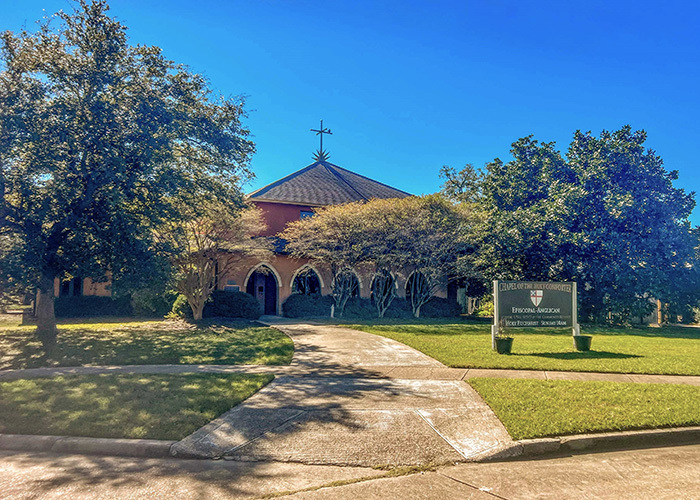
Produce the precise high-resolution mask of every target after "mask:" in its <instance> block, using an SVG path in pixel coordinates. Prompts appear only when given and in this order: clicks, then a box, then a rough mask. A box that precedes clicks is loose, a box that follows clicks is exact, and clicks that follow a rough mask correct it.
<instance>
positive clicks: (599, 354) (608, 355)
mask: <svg viewBox="0 0 700 500" xmlns="http://www.w3.org/2000/svg"><path fill="white" fill-rule="evenodd" d="M512 355H514V356H536V357H539V358H548V359H566V360H571V359H632V358H643V357H644V356H640V355H638V354H624V353H621V352H608V351H575V352H574V351H572V352H531V353H521V352H518V353H512Z"/></svg>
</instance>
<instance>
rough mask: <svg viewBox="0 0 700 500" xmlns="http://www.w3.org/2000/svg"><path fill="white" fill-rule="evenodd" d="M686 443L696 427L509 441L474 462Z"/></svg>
mask: <svg viewBox="0 0 700 500" xmlns="http://www.w3.org/2000/svg"><path fill="white" fill-rule="evenodd" d="M690 444H700V426H693V427H673V428H659V429H643V430H633V431H616V432H601V433H592V434H576V435H568V436H558V437H546V438H537V439H521V440H519V441H513V443H512V444H511V445H510V446H508V447H507V448H505V449H502V450H499V451H497V452H494V453H492V454H489V455H484V456H481V457H479V458H478V459H477V460H476V461H478V462H488V461H493V462H497V461H505V460H522V459H531V458H547V457H548V456H557V455H572V454H585V453H597V452H600V451H622V450H630V449H643V448H660V447H665V446H681V445H690Z"/></svg>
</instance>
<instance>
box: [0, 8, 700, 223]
mask: <svg viewBox="0 0 700 500" xmlns="http://www.w3.org/2000/svg"><path fill="white" fill-rule="evenodd" d="M110 5H111V8H112V15H114V16H116V17H117V18H118V19H119V20H121V21H122V22H123V23H124V24H126V25H127V26H128V27H129V31H128V34H129V36H130V40H131V42H132V43H134V44H135V43H141V44H149V45H158V46H159V47H161V48H162V49H163V51H164V53H165V55H166V56H167V57H168V58H170V59H173V60H175V61H177V62H181V63H185V64H187V65H188V66H190V68H191V69H192V70H194V71H196V72H199V73H203V74H205V75H206V76H207V77H208V78H209V80H210V82H211V87H212V88H214V89H216V90H217V91H219V92H221V93H223V94H224V95H227V96H235V95H246V96H247V108H248V111H249V116H248V118H247V119H246V124H247V126H248V127H249V128H250V130H251V132H252V134H253V140H254V141H255V142H256V144H257V153H256V155H255V157H254V158H253V161H252V168H253V171H254V172H255V173H256V175H257V178H256V180H255V181H254V182H252V183H251V184H249V185H248V186H247V189H246V190H247V191H250V190H253V189H255V188H258V187H261V186H263V185H265V184H267V183H269V182H272V181H274V180H276V179H278V178H280V177H282V176H284V175H286V174H288V173H291V172H292V171H295V170H298V169H299V168H302V167H304V166H306V165H308V164H309V163H311V155H312V153H313V151H314V150H315V149H316V148H317V147H318V138H317V137H316V136H315V135H314V134H313V133H311V132H310V131H309V129H310V128H317V127H318V125H319V120H320V119H323V120H324V125H325V126H327V127H329V128H331V130H332V131H333V136H332V137H330V138H326V139H324V146H325V147H326V149H327V150H328V151H329V152H330V154H331V161H332V162H333V163H336V164H338V165H340V166H343V167H345V168H348V169H350V170H353V171H355V172H358V173H360V174H363V175H367V176H369V177H372V178H375V179H377V180H379V181H382V182H385V183H387V184H390V185H392V186H395V187H397V188H400V189H403V190H405V191H409V192H412V193H415V194H421V193H430V192H434V191H437V190H438V189H439V186H440V179H439V178H438V171H439V169H440V167H441V166H442V165H450V166H453V167H457V168H459V167H461V166H462V165H464V164H465V163H473V164H475V165H477V166H483V165H484V164H485V163H486V162H488V161H490V160H492V159H493V158H494V157H500V158H502V159H508V158H509V153H508V151H509V149H510V144H511V143H512V142H513V141H515V140H516V139H518V138H519V137H522V136H525V135H529V134H534V136H535V138H536V139H539V140H541V141H555V142H556V143H557V145H558V147H559V148H560V149H563V150H565V149H566V148H567V146H568V143H569V141H570V139H571V136H572V134H573V132H574V131H575V130H576V129H581V130H584V131H587V130H591V131H592V132H593V133H595V134H598V133H600V131H601V130H603V129H607V130H613V129H617V128H619V127H621V126H622V125H624V124H630V125H632V127H634V128H635V129H642V128H643V129H645V130H646V131H647V132H648V141H647V146H648V147H651V148H652V149H654V150H656V152H657V153H658V154H659V155H661V157H662V158H663V159H664V161H665V164H666V168H667V169H669V170H672V169H676V170H679V171H680V179H679V181H677V183H676V185H677V186H680V187H683V188H685V189H686V190H689V191H698V190H700V168H699V167H698V158H700V120H699V119H698V117H700V92H698V90H699V89H700V30H698V29H697V27H698V26H700V3H698V2H695V1H674V0H666V1H664V2H644V1H639V0H637V1H630V2H627V1H614V2H613V1H609V0H608V1H597V0H595V1H591V0H586V1H585V2H570V1H555V0H552V1H549V2H545V1H540V2H534V1H532V2H530V1H505V0H483V1H412V0H411V1H408V0H404V1H368V2H365V1H332V0H326V1H324V2H321V1H311V0H308V1H307V0H299V1H295V0H286V1H280V0H260V1H253V0H249V1H245V2H242V1H241V2H239V1H214V0H199V1H196V2H195V1H192V0H187V1H184V0H139V1H135V0H112V1H111V2H110ZM70 8H71V3H70V2H68V1H67V0H23V1H21V2H17V1H16V0H0V29H2V30H5V29H10V30H17V29H19V28H21V27H22V26H23V25H24V26H26V27H28V28H30V29H33V28H34V21H36V20H37V19H39V18H41V17H42V15H44V14H45V13H46V14H50V13H53V12H55V11H57V10H59V9H70ZM44 11H45V12H44ZM698 214H700V210H698V209H696V211H695V213H694V215H693V217H692V220H693V222H694V223H695V224H698V223H700V216H699V215H698Z"/></svg>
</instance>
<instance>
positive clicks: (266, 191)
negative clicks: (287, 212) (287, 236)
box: [248, 155, 411, 206]
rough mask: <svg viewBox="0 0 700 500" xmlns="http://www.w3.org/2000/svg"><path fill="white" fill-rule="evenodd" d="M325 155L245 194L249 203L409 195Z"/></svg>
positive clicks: (327, 201) (312, 202) (329, 202)
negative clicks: (338, 163)
mask: <svg viewBox="0 0 700 500" xmlns="http://www.w3.org/2000/svg"><path fill="white" fill-rule="evenodd" d="M327 158H328V157H327V156H325V155H324V156H320V157H318V158H315V160H316V161H314V163H312V164H311V165H308V166H306V167H304V168H302V169H301V170H297V171H296V172H293V173H291V174H289V175H287V176H285V177H283V178H282V179H279V180H277V181H275V182H273V183H271V184H268V185H267V186H264V187H262V188H260V189H257V190H255V191H253V192H252V193H250V194H248V198H249V199H251V200H258V201H267V202H281V203H293V204H299V205H314V206H323V205H335V204H342V203H349V202H352V201H367V200H370V199H372V198H405V197H407V196H411V195H410V194H409V193H406V192H404V191H401V190H399V189H396V188H393V187H391V186H388V185H386V184H383V183H381V182H378V181H375V180H373V179H370V178H369V177H365V176H363V175H360V174H357V173H355V172H353V171H351V170H347V169H345V168H343V167H340V166H338V165H334V164H333V163H331V162H329V161H328V160H327Z"/></svg>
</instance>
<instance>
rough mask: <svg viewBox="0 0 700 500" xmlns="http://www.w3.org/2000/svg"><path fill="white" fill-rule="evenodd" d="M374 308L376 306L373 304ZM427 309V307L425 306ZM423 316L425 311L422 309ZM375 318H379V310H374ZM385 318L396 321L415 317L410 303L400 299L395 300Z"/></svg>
mask: <svg viewBox="0 0 700 500" xmlns="http://www.w3.org/2000/svg"><path fill="white" fill-rule="evenodd" d="M372 307H374V304H372ZM423 307H425V306H423ZM422 315H423V311H422V309H421V316H422ZM374 317H375V318H376V317H377V308H376V307H375V308H374ZM384 317H385V318H395V319H403V318H412V317H413V311H412V310H411V304H409V303H408V301H407V300H406V299H400V298H398V297H397V298H395V299H394V300H392V301H391V305H390V306H389V308H388V309H387V310H386V312H385V313H384Z"/></svg>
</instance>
